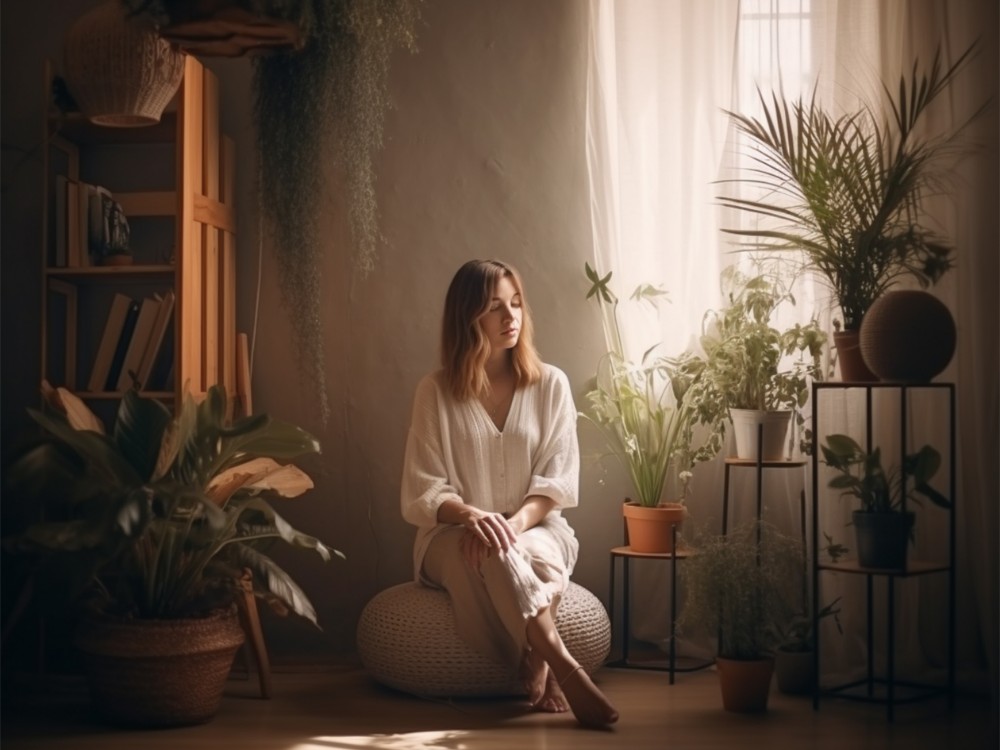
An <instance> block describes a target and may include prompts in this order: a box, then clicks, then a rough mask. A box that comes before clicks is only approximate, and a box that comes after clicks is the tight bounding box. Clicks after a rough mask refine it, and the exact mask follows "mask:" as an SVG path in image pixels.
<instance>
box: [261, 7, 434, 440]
mask: <svg viewBox="0 0 1000 750" xmlns="http://www.w3.org/2000/svg"><path fill="white" fill-rule="evenodd" d="M421 2H422V0H313V3H312V9H311V16H312V17H311V19H310V21H311V24H312V29H311V34H310V36H309V39H308V41H307V42H306V45H305V47H304V48H303V49H302V50H301V52H295V53H280V54H275V55H269V56H266V57H260V58H257V59H256V60H255V61H254V78H253V89H254V96H255V98H254V119H255V122H256V130H257V151H258V159H259V165H260V166H259V168H260V174H259V179H260V185H259V194H260V198H261V200H260V203H261V205H260V210H261V213H262V218H263V221H264V226H265V231H266V232H267V237H268V239H269V241H270V243H271V246H272V247H273V249H274V252H275V253H276V258H277V261H278V274H279V283H280V286H281V292H282V298H283V301H284V304H285V306H286V308H287V309H288V311H289V315H290V317H291V321H292V327H293V331H294V336H295V342H294V343H295V346H296V351H297V353H298V355H299V362H300V365H301V366H302V368H303V371H304V372H303V374H304V375H305V376H306V377H307V378H308V379H309V380H310V381H311V382H312V383H313V384H314V386H315V388H316V390H317V392H318V397H319V405H320V408H321V413H322V415H323V418H324V421H325V419H326V418H327V416H328V414H329V405H328V402H327V397H326V387H325V386H326V378H325V371H324V359H323V357H324V354H323V335H322V333H323V325H322V319H321V317H320V298H321V292H322V285H321V277H320V273H319V264H320V260H321V258H322V257H323V255H324V254H325V253H326V252H329V250H330V248H329V247H328V245H327V244H326V243H325V242H324V241H323V239H322V237H321V235H320V232H319V224H318V219H319V211H320V207H321V196H322V195H323V194H324V190H323V187H324V185H323V170H322V166H321V165H322V164H324V163H325V160H326V157H327V156H329V157H330V158H332V159H333V162H334V163H335V165H336V166H337V169H338V170H339V171H340V173H341V175H342V176H343V179H344V182H345V195H346V196H347V204H348V205H347V215H348V221H349V224H350V228H351V235H352V238H353V241H354V253H353V255H354V260H355V267H356V268H357V269H358V270H359V271H360V272H361V273H362V274H367V273H368V272H370V271H371V269H372V268H373V267H374V263H375V258H376V250H377V246H378V242H379V240H380V239H381V233H380V231H379V217H378V206H377V201H376V194H375V165H374V156H375V154H376V153H377V152H378V150H379V149H380V148H381V146H382V135H383V118H384V115H385V112H386V110H387V109H388V107H389V105H390V99H389V92H388V76H389V66H390V62H391V59H392V54H393V52H394V51H395V50H396V48H397V47H400V46H402V47H404V48H406V49H409V50H410V51H415V49H416V46H415V40H416V26H417V22H418V19H419V6H420V4H421Z"/></svg>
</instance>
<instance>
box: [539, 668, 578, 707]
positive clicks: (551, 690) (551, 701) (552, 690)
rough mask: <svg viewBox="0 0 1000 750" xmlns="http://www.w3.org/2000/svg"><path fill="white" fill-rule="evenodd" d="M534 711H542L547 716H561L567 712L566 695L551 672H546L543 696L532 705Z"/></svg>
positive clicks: (567, 702)
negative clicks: (547, 714)
mask: <svg viewBox="0 0 1000 750" xmlns="http://www.w3.org/2000/svg"><path fill="white" fill-rule="evenodd" d="M532 708H533V709H534V710H535V711H544V712H545V713H549V714H562V713H566V712H567V711H569V701H568V700H566V694H565V693H564V692H563V691H562V688H561V687H559V681H558V680H556V676H555V675H554V674H552V670H551V669H549V670H547V673H546V678H545V694H544V695H542V697H541V698H540V699H539V700H537V701H535V702H534V703H533V704H532Z"/></svg>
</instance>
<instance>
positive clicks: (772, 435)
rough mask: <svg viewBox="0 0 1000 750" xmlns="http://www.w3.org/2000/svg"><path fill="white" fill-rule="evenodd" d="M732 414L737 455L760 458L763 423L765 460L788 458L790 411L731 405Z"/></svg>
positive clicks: (730, 412)
mask: <svg viewBox="0 0 1000 750" xmlns="http://www.w3.org/2000/svg"><path fill="white" fill-rule="evenodd" d="M729 418H730V419H731V420H732V422H733V438H734V442H735V444H736V457H737V458H742V459H748V460H751V461H753V460H756V459H757V442H758V426H759V425H763V426H764V429H763V432H762V433H761V434H760V439H759V442H760V448H761V450H760V452H761V453H762V454H763V456H764V457H763V460H764V461H781V460H783V459H784V458H786V455H787V449H786V446H785V438H786V437H787V435H788V425H789V424H791V422H792V412H791V411H760V410H758V409H730V410H729Z"/></svg>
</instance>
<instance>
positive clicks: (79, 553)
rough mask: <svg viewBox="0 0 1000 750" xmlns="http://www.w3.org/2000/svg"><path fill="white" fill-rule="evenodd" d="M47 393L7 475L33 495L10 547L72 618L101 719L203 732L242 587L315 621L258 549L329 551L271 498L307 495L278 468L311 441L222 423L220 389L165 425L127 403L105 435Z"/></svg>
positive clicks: (280, 426)
mask: <svg viewBox="0 0 1000 750" xmlns="http://www.w3.org/2000/svg"><path fill="white" fill-rule="evenodd" d="M47 397H48V401H49V402H50V404H51V406H52V408H50V409H46V410H45V411H38V410H34V409H30V410H29V412H30V413H31V416H32V417H33V418H34V420H35V421H36V422H38V423H39V424H40V425H41V426H42V427H43V428H44V429H45V431H46V433H47V437H46V438H45V439H44V440H42V441H41V442H40V443H38V444H37V445H34V446H32V447H30V448H29V449H27V450H26V451H25V452H24V453H23V454H22V455H20V456H18V457H17V459H16V460H15V461H14V462H13V463H12V464H11V466H10V467H9V469H8V471H7V473H6V480H7V490H8V492H9V493H10V494H9V495H7V496H8V497H11V498H18V499H20V500H21V501H24V502H28V503H29V504H31V505H32V506H37V505H42V503H36V502H35V501H36V500H38V499H44V500H45V503H44V507H42V508H39V512H41V513H43V514H44V515H43V516H42V518H41V520H37V521H35V522H32V523H30V524H28V525H26V527H25V528H24V529H23V530H22V531H21V532H20V533H18V534H16V535H14V536H10V537H8V538H7V539H5V542H6V545H7V548H8V549H9V550H11V551H12V552H14V553H22V554H27V555H31V557H30V558H29V559H30V560H32V562H33V563H34V582H35V586H34V589H35V591H38V592H43V593H44V592H48V593H50V594H54V595H56V596H58V597H59V598H60V601H59V604H60V605H61V606H63V607H68V608H69V609H71V610H72V611H73V612H74V614H75V615H76V616H77V618H78V619H79V628H78V630H77V634H76V645H77V646H78V648H79V650H80V651H81V652H82V653H83V655H84V663H85V665H86V666H87V671H88V678H89V679H90V684H91V693H92V695H93V698H94V702H95V705H96V707H97V708H98V710H99V711H101V712H102V713H103V714H105V715H106V716H107V717H108V718H110V719H111V720H113V721H116V722H119V723H125V724H132V725H140V726H168V725H180V724H192V723H199V722H203V721H207V720H208V719H209V718H211V717H212V716H213V715H214V714H215V712H216V711H217V710H218V707H219V704H220V701H221V697H222V689H223V686H224V682H225V679H226V676H227V675H228V673H229V669H230V667H231V664H232V660H233V657H234V656H235V653H236V649H237V648H238V647H239V645H240V644H241V643H242V642H243V640H244V638H243V631H242V629H241V626H240V622H239V616H238V615H239V613H238V610H237V604H239V603H241V602H242V601H243V600H244V596H245V593H246V591H247V588H252V591H253V593H254V594H256V596H257V597H259V598H261V599H262V600H263V601H265V602H267V603H269V604H270V605H272V607H273V608H274V609H275V610H276V611H278V612H279V613H287V612H294V613H296V614H297V615H300V616H302V617H303V618H305V619H306V620H308V621H310V622H312V623H313V624H315V623H316V613H315V611H314V609H313V607H312V605H311V603H310V602H309V598H308V597H307V596H306V594H305V592H304V591H302V589H301V588H299V586H298V585H297V584H296V583H295V581H294V580H293V579H292V578H291V576H290V575H289V574H288V573H286V572H285V571H284V570H283V569H282V568H281V567H279V566H278V564H277V563H276V562H275V561H274V560H273V559H272V558H271V557H270V556H269V555H268V553H267V549H266V548H265V547H264V546H262V545H263V544H265V543H269V542H271V541H278V542H284V543H286V544H288V545H290V546H292V547H300V548H303V549H307V550H311V551H313V552H315V553H316V554H318V555H319V556H320V557H321V558H322V559H323V560H329V559H330V555H331V552H333V553H334V554H337V555H340V553H339V552H336V551H335V550H330V549H329V548H327V547H326V545H324V544H323V543H322V542H320V541H319V540H318V539H315V538H314V537H311V536H309V535H307V534H304V533H302V532H300V531H297V530H296V529H294V528H292V526H291V525H290V524H289V523H288V522H287V521H285V520H284V519H283V518H282V517H281V516H280V515H278V514H277V513H276V512H275V510H274V509H273V508H272V507H271V505H270V504H269V503H268V502H267V498H268V497H269V496H272V497H296V496H298V495H301V494H302V493H304V492H306V491H307V490H308V489H310V488H311V487H312V486H313V485H312V481H311V480H310V479H309V477H308V476H307V475H306V474H305V473H304V472H303V471H301V470H300V469H299V468H297V467H296V466H294V465H293V464H288V463H286V464H280V463H278V461H276V460H275V459H285V460H287V459H293V458H296V457H298V456H301V455H305V454H309V453H316V452H318V451H319V444H318V443H317V442H316V440H315V439H314V438H313V437H312V436H311V435H309V434H308V433H307V432H305V431H304V430H302V429H300V428H298V427H295V426H293V425H289V424H286V423H283V422H279V421H276V420H272V419H271V418H270V417H268V416H267V415H266V414H260V415H254V416H250V417H244V418H241V419H237V420H235V421H232V422H231V421H229V420H227V419H226V417H225V413H226V397H225V392H224V391H223V389H222V388H221V387H218V386H213V387H212V388H210V389H209V391H208V393H207V395H206V397H205V399H204V401H202V402H201V403H200V404H197V405H196V404H195V402H194V400H193V398H192V397H191V396H188V397H187V399H186V400H185V401H184V403H183V405H182V407H181V409H180V412H179V414H178V415H177V416H176V418H172V416H171V414H170V412H169V411H168V410H167V409H166V407H165V406H163V405H162V404H160V403H159V402H158V401H155V400H153V399H149V398H145V397H143V396H140V395H139V394H138V392H136V391H134V390H129V391H126V392H125V394H124V397H123V398H122V400H121V403H120V405H119V408H118V410H117V414H116V417H115V421H114V425H113V429H112V430H111V431H110V432H105V429H104V426H103V424H102V423H101V421H100V420H99V419H98V418H97V417H96V416H95V415H94V414H93V413H92V412H91V411H90V410H89V409H88V408H87V407H86V406H85V405H84V404H83V402H82V401H81V400H80V399H78V398H77V397H76V396H74V395H73V394H72V393H70V392H69V391H67V390H66V389H63V388H59V389H56V390H52V389H48V390H47ZM244 614H245V613H244ZM195 685H197V687H198V689H197V690H194V689H192V688H193V686H195Z"/></svg>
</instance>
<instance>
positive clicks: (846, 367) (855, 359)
mask: <svg viewBox="0 0 1000 750" xmlns="http://www.w3.org/2000/svg"><path fill="white" fill-rule="evenodd" d="M859 339H860V333H859V332H858V331H835V332H834V334H833V344H834V346H836V347H837V362H838V363H839V364H840V379H841V380H843V381H844V382H845V383H874V382H876V381H877V380H878V376H877V375H876V374H875V373H873V372H872V371H871V370H869V369H868V365H866V364H865V360H864V357H862V356H861V344H860V340H859Z"/></svg>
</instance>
